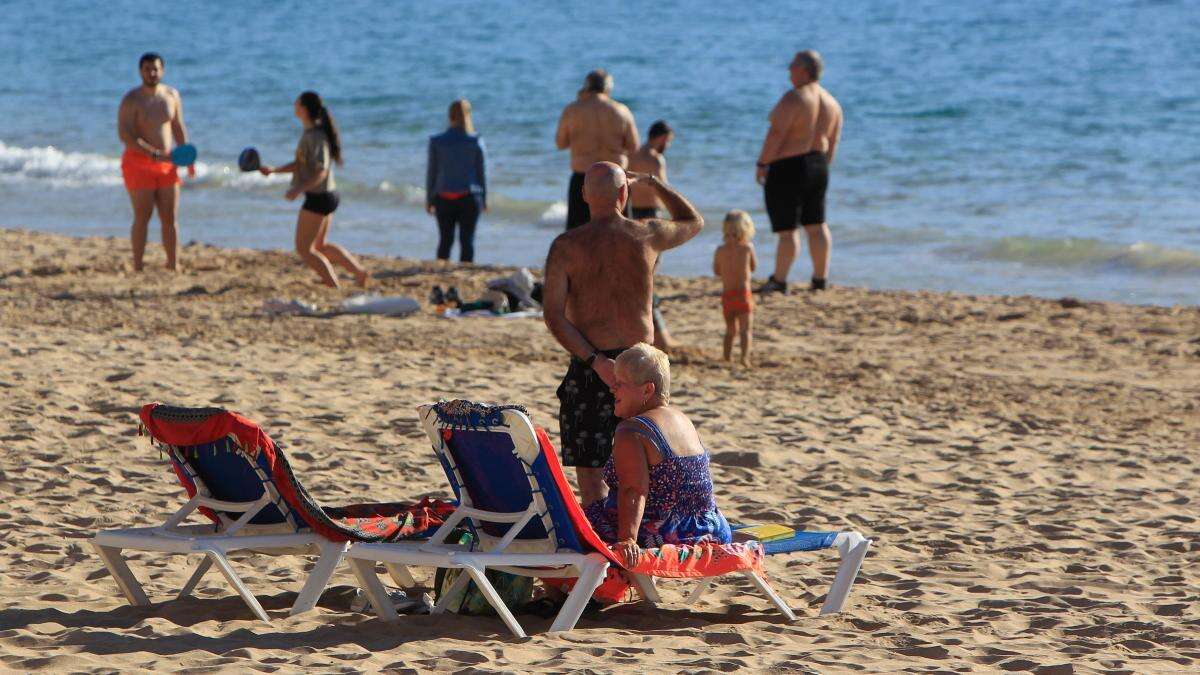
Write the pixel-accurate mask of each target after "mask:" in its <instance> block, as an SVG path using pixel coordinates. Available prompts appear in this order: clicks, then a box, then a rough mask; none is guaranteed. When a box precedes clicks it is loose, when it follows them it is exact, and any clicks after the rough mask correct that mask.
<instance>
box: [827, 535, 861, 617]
mask: <svg viewBox="0 0 1200 675" xmlns="http://www.w3.org/2000/svg"><path fill="white" fill-rule="evenodd" d="M870 547H871V540H870V539H864V540H863V541H861V542H859V543H858V545H857V546H855V547H854V548H851V549H850V550H849V551H847V552H846V555H844V556H842V564H841V565H839V566H838V571H837V576H836V577H834V578H833V585H832V586H830V587H829V593H828V594H827V595H826V596H825V604H824V605H821V616H825V615H826V614H836V613H838V612H840V611H842V607H843V606H844V605H845V604H846V597H847V596H849V595H850V587H851V586H853V585H854V580H855V579H856V578H857V577H858V569H859V568H860V567H862V562H863V558H866V557H867V549H869V548H870Z"/></svg>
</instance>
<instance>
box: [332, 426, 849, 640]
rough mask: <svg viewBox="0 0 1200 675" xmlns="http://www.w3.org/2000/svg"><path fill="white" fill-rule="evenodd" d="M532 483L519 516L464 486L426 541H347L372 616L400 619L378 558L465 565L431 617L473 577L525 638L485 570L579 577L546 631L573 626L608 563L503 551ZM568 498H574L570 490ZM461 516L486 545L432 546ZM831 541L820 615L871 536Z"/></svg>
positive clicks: (523, 515) (647, 582) (842, 596)
mask: <svg viewBox="0 0 1200 675" xmlns="http://www.w3.org/2000/svg"><path fill="white" fill-rule="evenodd" d="M420 416H421V421H422V424H423V425H424V427H425V431H426V434H427V435H428V436H429V439H430V441H431V442H432V443H434V444H435V447H436V444H438V443H440V442H441V440H440V435H439V431H438V427H437V416H436V414H435V413H434V412H433V410H432V406H429V405H426V406H421V408H420ZM504 416H505V421H506V422H507V423H508V425H509V427H510V428H511V429H513V431H514V432H515V433H519V434H521V435H522V436H524V437H525V438H524V439H522V438H520V437H518V436H516V435H514V436H513V440H514V442H515V443H517V444H518V445H522V444H524V445H528V444H529V443H532V444H533V446H534V448H537V440H536V438H537V435H536V432H535V431H534V429H533V424H532V423H531V422H530V421H529V418H528V417H527V416H526V415H524V414H522V413H520V412H519V411H515V410H506V411H505V412H504ZM525 450H526V452H528V451H529V450H530V448H525ZM536 451H537V452H540V448H537V450H536ZM452 470H453V467H452ZM530 479H531V480H535V479H534V478H533V477H532V476H530ZM458 482H459V484H460V485H463V482H462V480H461V477H460V478H459V481H458ZM533 487H534V488H535V491H534V495H535V496H534V500H533V501H532V502H531V503H530V505H529V508H527V509H526V510H525V511H522V512H519V513H497V512H493V511H483V510H479V509H476V508H473V507H472V506H471V499H470V495H468V494H467V493H466V491H465V489H464V490H463V494H462V495H461V502H462V504H461V505H460V506H459V507H458V509H456V510H455V512H454V513H453V514H451V516H450V518H449V519H448V520H447V521H446V522H445V523H444V524H443V525H442V527H441V528H439V529H438V531H437V533H435V534H434V535H433V538H432V540H431V541H430V542H429V543H424V544H417V545H413V544H407V545H405V544H367V543H358V544H354V545H353V546H351V547H350V550H349V552H347V554H346V556H347V559H348V561H349V563H350V567H351V569H352V570H353V571H354V576H355V578H356V579H357V580H358V583H359V586H360V587H362V588H363V589H364V590H365V591H366V592H367V595H368V597H370V599H371V605H372V606H373V607H375V612H376V615H377V616H378V617H379V618H380V619H382V620H384V621H396V620H398V619H399V616H398V615H397V614H396V612H395V610H393V609H392V606H391V603H390V601H389V600H388V594H387V589H385V588H384V586H383V584H382V583H380V581H379V577H378V576H377V575H376V573H375V563H376V562H382V563H384V564H385V565H387V566H388V569H389V571H391V568H392V567H393V566H396V565H415V566H422V567H438V568H450V569H462V570H465V571H466V572H467V574H463V575H461V576H460V577H459V578H458V579H457V580H456V581H455V583H454V585H453V586H452V587H451V589H450V591H449V592H447V593H446V594H445V595H444V596H443V597H442V599H441V600H439V601H438V603H437V604H436V605H435V606H434V609H433V612H434V613H435V614H436V613H440V612H443V611H445V607H444V603H445V602H446V600H447V599H448V598H450V597H451V596H453V595H454V593H455V592H456V591H458V590H460V589H461V588H462V586H463V585H465V584H466V583H467V580H468V579H471V580H474V581H475V583H476V585H477V586H478V587H479V590H480V592H482V593H483V595H484V597H485V598H487V600H488V602H489V603H490V604H491V605H492V607H493V608H494V609H495V610H496V613H497V614H498V615H499V616H500V618H501V619H502V620H503V621H504V623H505V625H506V626H508V628H509V630H511V631H512V633H513V635H516V636H517V637H525V631H524V629H523V628H522V627H521V625H520V623H518V622H517V620H516V618H515V617H514V616H513V615H512V612H511V611H509V609H508V608H507V607H506V606H505V605H504V602H503V601H502V600H501V599H500V596H499V594H498V593H497V592H496V590H495V588H494V587H493V586H492V584H491V583H490V582H489V581H488V580H487V577H486V576H485V572H486V571H487V570H488V569H489V568H490V569H496V570H501V571H504V572H509V573H511V574H518V575H522V576H532V577H575V576H578V581H577V582H576V584H575V587H574V588H573V589H572V590H571V593H570V594H569V595H568V596H567V600H566V602H565V603H564V604H563V606H562V609H561V610H560V611H559V613H558V616H557V617H556V618H555V619H554V623H553V624H551V626H550V631H551V632H555V631H569V630H571V629H572V628H574V627H575V624H576V623H577V622H578V621H579V617H580V615H581V614H582V613H583V610H584V608H585V607H586V606H587V602H588V600H589V599H590V598H591V595H592V593H593V592H594V591H595V590H596V587H598V586H599V585H600V583H601V582H603V580H604V576H605V573H606V572H607V570H608V566H609V562H608V560H607V559H606V558H605V557H604V556H602V555H600V554H599V553H590V554H583V553H578V552H553V553H550V552H546V553H523V552H522V553H510V552H507V551H506V550H505V549H506V548H507V547H508V546H509V544H511V543H512V542H513V540H514V538H515V537H516V535H517V534H518V533H519V532H520V531H521V530H522V529H523V528H524V527H525V525H526V524H527V523H528V522H529V521H530V520H532V519H534V518H536V517H538V516H539V514H545V513H546V508H545V505H544V503H542V499H541V497H540V494H539V491H538V490H537V489H536V488H538V486H537V485H534V486H533ZM565 497H567V498H573V496H572V495H567V496H565ZM466 518H471V519H473V520H474V522H475V525H476V531H477V532H479V533H480V535H481V543H482V544H483V547H484V549H485V550H482V551H479V550H476V551H472V550H469V549H467V548H465V547H458V546H447V545H443V544H440V543H435V542H442V541H445V539H446V537H447V536H449V534H450V532H451V531H452V530H453V529H454V528H455V527H457V526H458V524H459V523H461V522H462V521H463V520H464V519H466ZM482 521H488V522H501V523H513V525H512V526H511V527H510V528H509V530H508V532H507V534H506V535H505V536H504V537H503V538H500V539H499V540H497V539H495V538H493V537H488V536H486V535H485V534H484V533H483V532H482V528H481V527H479V524H480V522H482ZM546 531H547V532H550V531H551V529H550V528H546ZM530 544H532V545H534V546H537V545H539V544H540V545H542V546H544V547H546V548H548V549H549V550H550V551H555V549H556V542H555V541H554V539H553V537H552V536H548V537H547V538H546V540H544V541H541V542H538V541H534V542H529V541H526V540H522V541H521V542H520V545H521V548H522V549H525V548H527V547H528V546H529V545H530ZM834 546H835V547H836V548H837V549H838V552H839V553H840V554H841V558H842V562H841V564H840V566H839V567H838V572H837V575H836V577H835V578H834V581H833V585H832V586H831V587H830V589H829V593H828V595H827V597H826V599H825V603H824V605H823V606H822V608H821V615H822V616H823V615H826V614H833V613H836V612H840V611H841V610H842V607H843V606H844V605H845V603H846V598H847V596H848V595H849V593H850V588H851V586H852V585H853V584H854V580H855V578H856V577H857V576H858V570H859V568H860V567H861V565H862V561H863V559H864V558H865V557H866V555H867V550H868V549H869V548H870V546H871V540H870V539H866V538H864V537H863V536H862V535H861V534H859V533H858V532H842V533H839V534H838V535H837V537H836V538H835V540H834ZM741 574H742V575H743V576H745V577H746V578H747V579H748V580H749V581H750V582H751V584H753V585H754V587H755V588H756V589H758V590H759V591H760V592H761V593H762V594H763V595H765V596H766V597H767V598H768V599H769V600H770V601H771V603H772V604H773V605H775V607H776V608H777V609H779V611H780V612H782V613H783V615H784V616H786V617H787V618H788V620H790V621H794V620H795V619H796V615H795V613H794V612H793V611H792V609H791V608H790V607H789V606H788V605H787V603H786V602H784V601H783V599H782V598H780V597H779V595H778V594H777V593H776V592H775V590H774V589H773V588H772V587H771V585H770V584H769V583H768V582H767V580H766V579H763V578H762V576H760V575H759V574H757V573H756V572H755V571H754V570H742V571H741ZM633 577H634V582H635V585H636V586H637V588H638V592H639V595H640V596H641V598H642V599H643V600H644V601H646V602H650V603H651V604H658V603H660V602H661V599H660V597H659V595H658V591H657V589H656V588H655V586H654V579H653V578H650V577H648V576H644V575H640V574H636V575H633ZM717 578H718V577H708V578H705V579H702V580H700V582H699V584H698V585H697V586H696V587H695V588H694V589H693V590H692V592H691V593H690V594H689V595H688V597H687V599H686V600H685V604H692V603H695V602H696V601H697V600H699V599H700V597H701V596H703V595H704V593H705V592H707V591H708V589H709V588H710V587H711V586H712V583H713V581H715V580H716V579H717Z"/></svg>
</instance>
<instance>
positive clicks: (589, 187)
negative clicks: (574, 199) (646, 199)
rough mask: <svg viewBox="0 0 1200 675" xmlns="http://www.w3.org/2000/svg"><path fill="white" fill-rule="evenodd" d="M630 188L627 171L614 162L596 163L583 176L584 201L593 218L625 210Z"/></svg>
mask: <svg viewBox="0 0 1200 675" xmlns="http://www.w3.org/2000/svg"><path fill="white" fill-rule="evenodd" d="M628 196H629V188H628V186H627V180H626V178H625V170H624V169H622V168H621V167H620V166H619V165H617V164H613V163H612V162H596V163H595V164H593V165H592V166H591V168H589V169H588V170H587V173H585V174H584V176H583V201H585V202H587V205H588V209H589V210H590V211H591V212H592V216H593V217H595V216H598V215H600V214H603V213H608V212H611V211H616V212H618V213H620V212H621V211H623V210H624V209H625V200H626V199H627V198H628Z"/></svg>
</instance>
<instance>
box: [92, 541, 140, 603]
mask: <svg viewBox="0 0 1200 675" xmlns="http://www.w3.org/2000/svg"><path fill="white" fill-rule="evenodd" d="M90 543H91V545H92V548H94V549H96V555H98V556H100V560H101V561H102V562H103V563H104V567H105V568H107V569H108V573H109V574H111V575H112V578H113V580H114V581H116V582H117V587H118V588H120V589H121V595H124V596H125V599H126V600H128V601H129V604H131V605H133V606H134V607H146V606H148V605H149V604H150V598H148V597H146V591H145V590H144V589H143V588H142V584H141V583H139V582H138V580H137V577H135V576H133V572H131V571H130V570H129V565H127V564H126V563H125V557H124V556H122V555H121V549H119V548H116V547H113V546H101V545H100V544H97V543H96V542H94V541H93V542H90Z"/></svg>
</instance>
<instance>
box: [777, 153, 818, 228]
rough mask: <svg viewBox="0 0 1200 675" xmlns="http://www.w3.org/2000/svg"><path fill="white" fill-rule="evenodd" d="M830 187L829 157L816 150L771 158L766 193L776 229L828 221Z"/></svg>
mask: <svg viewBox="0 0 1200 675" xmlns="http://www.w3.org/2000/svg"><path fill="white" fill-rule="evenodd" d="M828 187H829V160H828V159H826V157H825V153H823V152H818V151H813V152H810V153H808V154H806V155H799V156H797V157H786V158H784V159H780V160H776V161H774V162H771V164H770V165H769V166H768V167H767V183H766V185H764V186H763V194H764V196H765V197H766V202H767V215H768V216H770V217H771V231H772V232H786V231H788V230H794V229H796V226H797V225H820V224H822V223H824V222H825V190H826V188H828Z"/></svg>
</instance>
